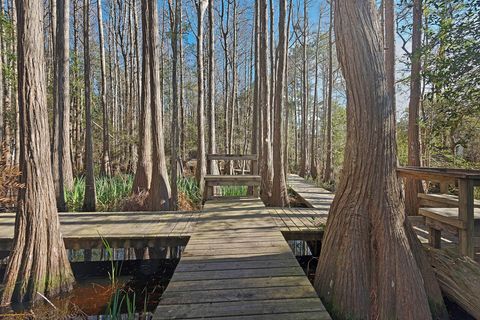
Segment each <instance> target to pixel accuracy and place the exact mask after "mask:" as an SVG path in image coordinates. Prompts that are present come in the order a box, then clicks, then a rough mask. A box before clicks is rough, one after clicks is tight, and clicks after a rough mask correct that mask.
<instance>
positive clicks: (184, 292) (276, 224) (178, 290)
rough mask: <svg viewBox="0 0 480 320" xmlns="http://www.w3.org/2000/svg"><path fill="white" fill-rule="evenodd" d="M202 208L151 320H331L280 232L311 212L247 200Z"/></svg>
mask: <svg viewBox="0 0 480 320" xmlns="http://www.w3.org/2000/svg"><path fill="white" fill-rule="evenodd" d="M205 209H206V210H205V212H204V213H202V215H201V216H200V217H199V218H198V219H197V222H196V227H195V230H194V232H193V234H192V235H191V237H190V240H189V242H188V244H187V246H186V248H185V250H184V252H183V255H182V258H181V260H180V263H179V265H178V266H177V269H176V270H175V274H174V276H173V278H172V279H171V281H170V284H169V285H168V287H167V290H166V291H165V293H164V294H163V296H162V298H161V300H160V304H159V306H158V307H157V310H156V312H155V314H154V319H192V318H203V319H205V318H228V319H330V316H329V315H328V313H327V312H326V311H325V308H324V306H323V305H322V302H321V301H320V299H319V298H318V297H317V294H316V293H315V290H314V289H313V287H312V286H311V284H310V282H309V281H308V279H307V278H306V277H305V274H304V272H303V270H302V269H301V267H300V266H299V265H298V263H297V261H296V259H295V257H294V255H293V254H292V251H291V249H290V247H289V245H288V244H287V242H286V241H285V239H284V237H283V235H282V232H281V229H282V228H283V229H284V230H290V229H294V228H298V227H299V225H297V224H295V223H300V222H301V221H303V220H305V221H308V219H310V218H308V217H307V218H303V220H302V219H297V218H295V217H288V214H285V213H282V212H281V211H276V210H273V211H272V210H269V209H267V208H265V207H264V205H263V203H262V202H261V201H260V200H255V199H251V198H249V199H240V200H239V199H235V200H215V201H208V202H207V203H206V206H205ZM295 216H300V215H298V214H295ZM287 217H288V219H291V220H290V221H291V222H287V221H288V219H287ZM286 220H287V221H286ZM310 220H311V219H310ZM281 221H284V223H283V224H282V223H281ZM312 223H313V222H312ZM287 224H288V225H287ZM304 227H305V230H309V229H308V228H311V227H312V225H306V224H304ZM302 228H303V227H302ZM298 230H300V229H299V228H298Z"/></svg>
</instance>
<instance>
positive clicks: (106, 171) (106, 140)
mask: <svg viewBox="0 0 480 320" xmlns="http://www.w3.org/2000/svg"><path fill="white" fill-rule="evenodd" d="M102 11H103V9H102V0H97V14H98V41H99V46H100V70H101V90H100V101H101V106H102V115H103V130H102V140H103V148H102V166H101V168H100V173H101V174H102V175H104V176H110V175H111V174H112V170H111V167H110V136H109V121H108V105H107V72H106V69H107V68H106V64H105V47H104V42H105V41H104V35H103V14H102Z"/></svg>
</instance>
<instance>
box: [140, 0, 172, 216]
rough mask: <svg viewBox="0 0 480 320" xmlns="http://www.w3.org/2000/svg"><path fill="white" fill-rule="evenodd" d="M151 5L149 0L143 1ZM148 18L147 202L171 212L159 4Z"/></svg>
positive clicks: (150, 7)
mask: <svg viewBox="0 0 480 320" xmlns="http://www.w3.org/2000/svg"><path fill="white" fill-rule="evenodd" d="M142 1H149V0H142ZM146 15H147V17H148V37H149V41H150V45H151V47H150V52H149V53H150V56H149V63H150V95H151V96H150V107H151V113H152V127H151V130H152V136H153V139H152V142H153V157H152V164H153V168H152V181H151V183H150V190H149V194H148V198H147V203H148V205H149V208H150V210H151V211H158V210H169V209H170V206H171V191H170V183H169V182H168V172H167V162H166V159H165V147H164V140H163V139H164V134H163V119H162V100H161V96H160V95H161V90H160V73H159V63H158V53H157V49H158V46H159V40H158V9H157V2H156V1H149V3H148V5H147V12H146Z"/></svg>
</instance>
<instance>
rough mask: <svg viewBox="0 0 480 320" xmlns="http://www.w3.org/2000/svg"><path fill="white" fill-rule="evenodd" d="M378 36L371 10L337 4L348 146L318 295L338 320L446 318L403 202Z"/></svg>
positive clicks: (361, 4) (365, 1) (367, 4)
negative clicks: (349, 318)
mask: <svg viewBox="0 0 480 320" xmlns="http://www.w3.org/2000/svg"><path fill="white" fill-rule="evenodd" d="M381 31H382V30H381V29H380V23H379V20H378V15H377V14H376V8H375V4H374V3H373V2H371V1H369V0H362V1H356V2H351V1H347V0H337V1H335V34H336V47H337V56H338V57H339V59H340V65H341V67H342V71H343V75H344V78H345V81H346V86H347V144H346V150H345V159H344V167H343V171H342V178H341V180H340V184H339V187H338V190H337V192H336V197H335V199H334V201H333V204H332V206H331V209H330V213H329V216H328V221H327V227H326V232H325V236H324V240H323V243H322V252H321V254H320V259H319V265H318V268H317V273H316V277H315V288H316V289H317V292H318V293H319V295H320V297H321V298H322V301H323V302H324V303H325V305H326V306H328V309H329V311H330V312H332V314H333V315H334V316H335V317H338V318H348V317H351V315H355V317H356V318H358V319H432V315H433V318H437V317H439V318H444V317H445V316H446V313H442V312H444V311H445V308H444V305H443V299H442V296H441V293H440V289H439V287H438V284H437V283H436V282H435V278H431V277H429V274H432V273H433V271H432V269H431V267H430V266H429V265H428V262H426V259H425V258H426V257H425V253H424V252H423V251H422V248H421V244H420V242H419V240H418V239H417V238H416V237H414V236H413V237H412V236H411V235H412V234H414V233H413V229H412V227H411V225H410V224H409V222H408V220H406V215H405V207H404V204H403V202H402V201H401V192H400V186H399V183H398V179H397V174H396V167H397V150H396V141H395V122H394V120H395V118H394V115H393V107H392V103H391V100H389V99H388V98H387V95H386V89H387V88H386V80H385V76H386V75H385V66H384V57H383V42H382V41H381V39H380V38H379V34H380V33H381ZM365 195H369V196H365ZM425 262H426V263H425ZM433 287H435V288H436V290H433V291H431V290H430V289H429V288H433ZM429 304H430V307H429ZM405 306H415V308H406V307H405ZM439 313H440V314H439Z"/></svg>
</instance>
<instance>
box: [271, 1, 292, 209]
mask: <svg viewBox="0 0 480 320" xmlns="http://www.w3.org/2000/svg"><path fill="white" fill-rule="evenodd" d="M279 7H280V10H279V16H278V49H277V53H278V69H277V80H276V81H275V98H274V103H275V109H274V112H273V116H274V118H275V121H274V130H273V132H274V135H273V187H272V197H271V200H270V205H272V206H277V207H283V206H286V205H288V202H289V201H288V192H287V183H286V181H285V168H284V164H283V161H284V159H283V143H282V131H283V123H282V115H283V112H282V111H283V105H284V94H285V78H286V68H285V67H286V66H285V64H286V60H287V48H288V45H287V32H286V22H285V20H286V14H287V2H286V0H280V3H279Z"/></svg>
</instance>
